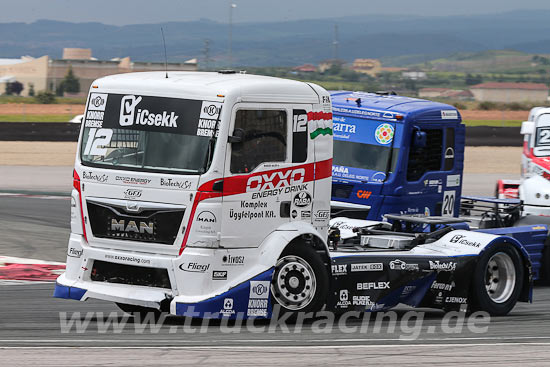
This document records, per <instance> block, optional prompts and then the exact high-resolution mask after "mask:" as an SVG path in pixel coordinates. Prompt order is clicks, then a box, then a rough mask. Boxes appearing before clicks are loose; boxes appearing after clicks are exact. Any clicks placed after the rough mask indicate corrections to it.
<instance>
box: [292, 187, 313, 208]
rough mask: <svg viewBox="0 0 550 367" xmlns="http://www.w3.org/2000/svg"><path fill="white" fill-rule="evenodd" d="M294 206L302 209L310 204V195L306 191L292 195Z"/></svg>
mask: <svg viewBox="0 0 550 367" xmlns="http://www.w3.org/2000/svg"><path fill="white" fill-rule="evenodd" d="M293 201H294V205H295V206H297V207H299V208H303V207H306V206H309V205H310V204H311V195H310V194H309V193H308V192H306V191H301V192H299V193H297V194H296V195H294V199H293Z"/></svg>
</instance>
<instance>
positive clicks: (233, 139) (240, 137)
mask: <svg viewBox="0 0 550 367" xmlns="http://www.w3.org/2000/svg"><path fill="white" fill-rule="evenodd" d="M245 135H246V133H245V132H244V130H243V129H240V128H236V129H235V130H233V135H230V136H229V137H228V138H227V142H228V143H230V144H235V143H242V142H243V141H244V137H245Z"/></svg>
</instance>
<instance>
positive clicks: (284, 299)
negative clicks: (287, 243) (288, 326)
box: [271, 244, 329, 313]
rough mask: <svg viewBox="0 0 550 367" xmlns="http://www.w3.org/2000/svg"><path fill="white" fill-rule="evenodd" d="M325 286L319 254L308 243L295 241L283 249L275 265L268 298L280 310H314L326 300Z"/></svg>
mask: <svg viewBox="0 0 550 367" xmlns="http://www.w3.org/2000/svg"><path fill="white" fill-rule="evenodd" d="M328 286H329V281H328V274H327V268H326V266H325V264H324V262H323V260H322V259H321V256H319V254H318V253H317V252H316V251H315V250H314V249H313V248H312V247H311V246H309V245H306V244H296V245H292V246H291V247H289V248H288V249H286V250H285V251H284V252H283V254H282V255H281V257H280V258H279V260H278V261H277V264H276V265H275V271H274V273H273V279H272V281H271V297H272V300H273V302H274V304H275V305H279V306H280V307H281V308H282V311H283V312H291V313H296V312H316V311H319V310H321V308H322V307H323V305H324V304H325V302H326V298H327V294H328Z"/></svg>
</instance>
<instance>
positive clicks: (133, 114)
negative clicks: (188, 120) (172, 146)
mask: <svg viewBox="0 0 550 367" xmlns="http://www.w3.org/2000/svg"><path fill="white" fill-rule="evenodd" d="M141 100H142V97H141V96H124V97H122V100H121V101H120V118H119V120H118V121H119V124H120V126H132V125H134V124H135V125H149V126H162V127H178V124H177V119H178V117H179V116H178V115H176V114H175V113H174V112H168V111H162V112H159V113H152V112H150V111H149V110H147V109H141V108H137V106H138V104H139V103H140V102H141Z"/></svg>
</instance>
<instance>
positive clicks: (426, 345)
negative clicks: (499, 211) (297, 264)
mask: <svg viewBox="0 0 550 367" xmlns="http://www.w3.org/2000/svg"><path fill="white" fill-rule="evenodd" d="M510 345H517V346H520V345H521V346H529V345H535V346H550V342H548V343H521V342H520V343H513V342H511V343H475V344H462V343H446V344H405V345H403V344H379V345H319V346H317V345H304V346H290V345H286V346H275V345H266V346H235V345H232V346H197V347H192V346H181V347H178V346H176V347H169V346H159V347H151V346H147V347H138V346H128V347H113V346H108V347H84V348H86V349H180V350H200V349H208V350H212V349H217V350H227V349H231V350H243V349H244V350H260V349H267V350H277V349H289V350H296V349H372V348H378V349H379V348H396V347H399V348H438V349H439V348H440V347H442V346H443V347H461V348H463V347H487V346H489V347H499V346H507V347H509V346H510ZM73 348H82V347H39V346H32V347H7V346H0V349H73Z"/></svg>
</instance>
